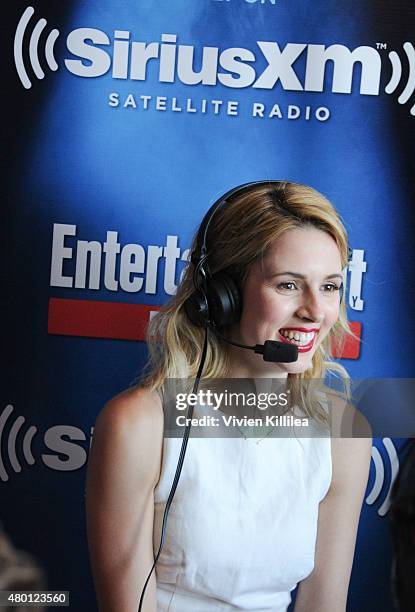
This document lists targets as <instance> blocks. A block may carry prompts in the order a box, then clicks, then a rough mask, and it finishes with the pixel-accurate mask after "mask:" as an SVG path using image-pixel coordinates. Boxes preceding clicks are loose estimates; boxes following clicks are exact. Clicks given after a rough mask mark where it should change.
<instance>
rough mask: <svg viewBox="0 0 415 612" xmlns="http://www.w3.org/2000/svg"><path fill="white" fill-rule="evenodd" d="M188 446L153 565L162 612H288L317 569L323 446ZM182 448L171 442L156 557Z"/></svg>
mask: <svg viewBox="0 0 415 612" xmlns="http://www.w3.org/2000/svg"><path fill="white" fill-rule="evenodd" d="M191 436H192V433H190V438H189V441H188V446H187V452H186V457H185V460H184V465H183V470H182V474H181V477H180V481H179V484H178V487H177V490H176V494H175V496H174V499H173V503H172V505H171V508H170V512H169V515H168V519H167V534H166V541H165V544H164V547H163V550H162V553H161V555H160V557H159V560H158V562H157V566H156V577H157V611H158V612H167V611H169V612H212V611H215V610H219V611H225V610H226V611H231V610H249V611H250V612H271V611H272V612H283V611H284V612H285V611H286V609H287V607H288V605H289V604H290V601H291V595H290V591H292V590H293V589H294V588H295V587H296V585H297V583H298V582H299V581H300V580H303V579H304V578H306V577H307V576H308V575H309V574H310V573H311V571H312V570H313V567H314V553H315V543H316V533H317V518H318V507H319V503H320V501H321V500H322V499H323V498H324V497H325V495H326V493H327V491H328V489H329V487H330V482H331V474H332V464H331V441H330V438H329V437H326V438H301V439H296V438H295V437H289V438H285V437H283V438H269V437H268V438H265V439H258V438H247V439H245V438H229V437H222V438H194V437H193V438H192V437H191ZM181 444H182V440H181V439H178V438H165V440H164V447H163V460H162V469H161V476H160V480H159V483H158V485H157V487H156V490H155V510H154V537H153V545H154V553H155V554H156V553H157V550H158V547H159V544H160V537H161V524H162V519H163V513H164V509H165V503H166V501H167V497H168V495H169V492H170V489H171V485H172V482H173V478H174V474H175V471H176V466H177V461H178V457H179V453H180V448H181Z"/></svg>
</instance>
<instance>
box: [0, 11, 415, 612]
mask: <svg viewBox="0 0 415 612" xmlns="http://www.w3.org/2000/svg"><path fill="white" fill-rule="evenodd" d="M60 4H62V3H60ZM63 4H64V5H65V6H56V3H54V2H50V1H46V0H44V1H43V0H38V1H34V2H32V3H31V4H29V3H28V2H22V1H20V0H18V1H16V2H15V3H14V4H13V7H8V8H7V9H4V12H3V14H4V20H3V21H4V23H3V25H2V26H1V27H2V34H3V36H2V39H3V42H2V44H3V45H4V48H3V58H4V59H5V70H4V75H5V79H7V94H5V95H4V96H3V98H2V103H3V123H4V125H3V130H4V134H5V137H6V145H7V146H6V147H5V148H4V159H3V168H4V170H5V174H4V179H3V188H4V191H5V193H4V202H5V204H4V211H3V213H4V215H5V225H4V227H5V228H6V229H5V232H6V234H5V240H4V243H3V245H2V246H3V248H4V256H3V258H2V265H3V267H4V270H3V273H4V279H5V281H4V283H5V285H4V286H5V287H6V292H5V295H6V300H5V314H4V322H5V325H4V346H5V348H6V350H5V354H6V355H7V360H6V361H7V363H6V364H5V367H4V370H5V375H6V376H5V382H4V384H3V386H2V394H3V397H2V406H1V407H0V410H1V411H2V413H1V414H2V415H3V416H2V420H3V424H1V422H0V436H1V442H2V455H1V464H0V478H1V487H2V490H3V491H4V494H5V495H6V496H7V503H6V504H2V509H1V515H0V519H1V520H2V522H3V524H4V527H5V529H6V531H7V532H8V533H9V534H10V536H11V537H12V539H13V541H14V542H15V544H16V545H17V546H18V547H20V548H23V549H25V550H29V551H31V552H32V553H33V554H34V555H35V557H36V558H37V559H38V560H39V563H40V564H41V565H42V566H43V567H44V568H45V569H46V572H47V575H48V579H49V587H50V588H52V589H69V590H70V591H71V597H72V607H73V609H76V610H78V611H81V610H82V611H83V610H85V611H86V610H88V611H90V610H93V609H94V606H95V602H94V594H93V589H92V582H91V577H90V573H89V567H88V558H87V548H86V536H85V526H84V480H85V463H86V459H87V454H88V449H89V444H90V438H91V427H92V426H93V423H94V421H95V418H96V415H97V414H98V412H99V410H100V408H101V407H102V405H103V404H104V403H105V401H106V400H107V399H108V398H109V397H111V396H113V395H114V394H116V393H117V392H118V391H120V390H121V389H123V388H125V387H126V386H128V385H129V384H130V383H131V381H132V380H133V379H134V378H135V376H136V375H137V374H138V373H139V371H140V369H141V367H142V366H143V364H144V361H145V357H146V350H145V345H144V342H143V341H142V339H143V328H144V326H145V324H146V322H147V320H148V317H149V312H150V311H151V307H153V308H156V307H157V306H159V305H160V304H162V303H163V302H164V301H165V300H166V299H167V298H168V297H169V295H170V294H171V293H172V292H173V291H174V286H175V284H177V283H178V282H179V277H180V272H181V270H182V269H183V265H184V260H185V259H186V255H187V253H186V249H187V248H188V247H189V246H190V241H191V237H192V235H193V232H194V230H195V228H196V227H197V225H198V223H199V221H200V219H201V218H202V216H203V214H204V213H205V211H206V210H207V208H208V207H209V205H210V204H211V203H212V202H213V201H214V200H215V199H216V198H217V197H218V196H219V195H220V194H221V193H223V192H225V191H226V190H228V189H229V188H231V187H233V186H235V185H237V184H240V183H243V182H246V181H250V180H258V179H263V178H264V179H266V178H270V179H271V178H272V179H278V178H283V179H288V180H292V181H297V182H301V183H306V184H310V185H312V186H313V187H315V188H316V189H318V190H319V191H321V192H322V193H324V194H325V195H327V196H328V197H329V199H331V200H332V201H333V202H334V204H335V205H336V207H337V209H338V210H339V211H340V213H341V215H342V216H343V218H344V220H345V224H346V227H347V229H348V231H349V235H350V242H351V246H352V248H353V251H354V253H353V263H352V265H351V266H350V268H349V271H348V275H347V286H348V291H347V296H348V304H349V318H350V320H351V321H353V322H355V324H356V325H357V326H358V328H359V330H360V331H359V333H360V334H361V344H360V346H357V348H356V346H355V347H354V351H355V352H353V350H351V352H349V353H348V354H347V355H344V356H343V359H342V363H343V365H345V366H346V368H347V369H348V371H349V372H350V374H351V375H352V376H356V377H359V378H365V377H372V378H373V377H377V378H392V377H395V378H404V377H407V378H410V377H411V376H412V375H413V365H414V350H415V348H414V347H415V342H414V335H415V334H414V325H413V309H412V308H411V306H412V303H413V297H414V283H413V263H414V248H413V241H412V236H413V232H414V215H413V206H412V202H413V195H414V187H415V183H414V180H413V176H414V172H413V171H414V168H413V155H412V154H411V151H412V144H413V133H414V132H413V126H414V122H415V116H414V112H413V111H412V105H413V103H414V102H415V96H414V95H413V89H414V84H413V79H414V78H415V73H414V70H415V67H414V66H415V50H414V47H413V46H412V43H411V40H413V27H414V19H415V17H414V15H413V13H411V11H410V10H409V9H408V8H407V7H406V5H405V3H403V2H402V3H400V2H397V3H394V4H393V6H390V4H389V3H386V2H383V1H379V2H376V3H369V2H368V3H364V2H363V3H362V2H361V1H360V2H357V1H356V0H352V1H351V2H349V3H348V4H347V6H344V7H342V6H339V4H338V2H336V3H335V2H334V1H326V2H323V1H317V2H313V3H307V2H300V1H291V2H289V3H288V2H286V1H285V0H275V1H272V0H263V1H259V0H258V1H256V2H255V1H252V0H251V1H248V0H193V1H190V0H158V1H156V0H138V1H136V2H131V1H130V0H123V1H122V2H121V1H116V0H101V1H100V2H96V1H90V2H88V3H81V2H76V1H73V2H66V3H63ZM43 18H45V19H46V21H47V23H44V22H42V21H40V20H41V19H43ZM42 73H43V76H44V78H40V77H41V76H42ZM169 237H170V238H169ZM88 252H89V255H87V253H88ZM129 305H132V307H130V306H129ZM143 305H144V306H143ZM145 306H148V307H149V308H145ZM397 335H399V338H397ZM356 350H357V353H356ZM20 416H24V418H25V421H24V423H23V422H21V423H20V424H19V429H18V431H17V430H16V428H17V425H14V424H15V423H16V422H17V419H18V418H19V417H20ZM13 427H14V429H13ZM30 428H32V429H31V430H30ZM33 428H35V429H33ZM35 430H36V431H35ZM391 437H392V439H391V438H384V439H376V440H375V442H374V449H373V462H372V466H371V474H370V481H369V485H368V491H367V497H366V501H365V504H364V507H363V511H362V518H361V523H360V528H359V536H358V543H357V551H356V558H355V563H354V568H353V575H352V582H351V588H350V598H349V609H350V610H351V611H358V610H362V609H365V610H373V611H375V610H376V612H379V611H380V610H391V609H392V604H391V600H390V594H389V591H390V589H389V575H390V553H391V551H390V542H389V535H388V527H387V518H386V516H387V498H388V492H389V490H390V486H391V483H392V480H393V478H394V476H395V475H396V471H397V469H398V466H399V454H400V453H401V449H402V448H403V445H404V440H403V439H394V438H393V435H392V436H391ZM10 440H12V441H11V442H10ZM25 441H26V442H25ZM29 448H30V449H31V455H30V453H29V451H28V449H29ZM13 449H15V452H16V457H14V454H13ZM19 466H20V469H19Z"/></svg>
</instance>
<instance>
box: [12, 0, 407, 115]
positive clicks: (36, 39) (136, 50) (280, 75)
mask: <svg viewBox="0 0 415 612" xmlns="http://www.w3.org/2000/svg"><path fill="white" fill-rule="evenodd" d="M33 15H34V9H33V8H32V7H28V8H27V9H26V10H25V12H24V13H23V15H22V17H21V19H20V21H19V24H18V26H17V29H16V36H15V44H14V57H15V64H16V69H17V73H18V75H19V78H20V80H21V82H22V85H23V86H24V87H25V88H26V89H29V88H30V87H31V86H32V82H31V80H30V77H29V75H28V72H27V70H26V67H25V62H24V57H23V46H24V45H23V43H24V39H25V33H26V31H27V30H28V28H29V23H30V20H31V18H32V16H33ZM45 26H46V20H45V19H40V20H39V21H38V22H37V23H36V25H35V26H34V27H33V30H32V33H31V36H30V41H29V54H28V59H29V63H30V65H31V67H32V70H33V73H34V74H35V76H36V77H37V78H38V79H42V78H43V77H44V72H43V70H42V67H41V65H40V60H39V43H40V37H41V34H42V32H43V30H44V28H45ZM58 36H59V31H58V30H56V29H54V30H52V31H51V32H50V33H49V35H48V36H47V38H46V40H45V41H44V55H45V58H46V62H47V64H48V66H49V68H50V69H51V70H57V69H58V64H57V62H56V59H55V57H54V44H55V42H56V40H57V38H58ZM66 47H67V50H68V51H69V52H70V53H71V55H72V57H71V58H66V59H64V65H65V68H66V69H67V70H68V71H69V72H70V73H72V74H74V75H76V76H78V77H83V78H96V77H100V76H103V75H105V74H107V73H109V72H110V73H111V76H112V78H113V79H123V80H132V81H146V79H147V77H148V66H149V63H151V65H152V67H153V68H152V69H154V65H156V66H157V69H156V70H157V73H158V81H159V82H160V83H174V82H175V81H176V80H177V79H178V80H179V81H180V82H182V83H184V84H185V85H199V84H202V85H209V86H215V85H217V84H218V83H220V84H221V85H223V86H225V87H228V88H232V89H241V88H246V87H252V88H253V89H258V90H261V89H262V90H271V89H273V88H274V87H276V85H277V84H278V85H279V86H280V87H281V88H282V89H284V90H285V91H298V92H300V91H308V92H322V91H323V90H324V85H325V84H324V81H325V75H326V66H327V62H332V64H333V71H332V75H333V76H332V81H331V88H330V91H331V92H333V93H343V94H350V93H351V91H352V84H353V75H354V72H355V67H356V65H357V64H358V65H360V67H361V70H360V84H359V91H360V93H361V94H362V95H372V96H377V95H379V90H380V82H381V72H382V56H381V54H380V52H379V51H378V50H377V49H375V48H374V47H370V46H365V45H362V46H360V47H356V48H355V49H353V50H351V49H349V48H348V47H346V46H345V45H340V44H333V45H330V46H325V45H321V44H308V43H288V44H286V45H285V47H283V48H280V46H279V44H278V42H276V41H256V42H255V46H253V48H252V49H248V48H244V47H230V48H227V49H221V48H219V47H213V46H209V47H202V48H201V49H199V48H197V47H195V46H193V45H186V44H178V35H177V34H162V35H161V37H160V41H154V42H144V41H135V40H133V39H132V35H131V32H130V31H128V30H115V31H114V34H113V37H112V38H111V37H110V36H109V35H108V34H107V33H106V32H103V31H102V30H98V29H96V28H77V29H76V30H73V31H72V32H70V33H69V35H68V36H67V38H66ZM403 49H404V52H405V54H406V58H407V61H408V65H409V77H408V79H407V83H406V85H405V87H404V90H403V92H402V93H401V94H400V96H399V98H398V102H399V104H405V103H407V102H408V101H409V99H410V97H411V96H412V94H413V93H414V90H415V48H414V46H413V45H412V44H411V43H409V42H406V43H405V44H404V45H403ZM196 53H197V55H198V56H199V55H201V60H200V59H199V57H198V60H197V63H198V69H197V70H196V69H195V66H194V64H195V55H196ZM300 57H305V73H304V76H303V78H302V80H301V79H300V77H299V75H298V74H297V72H296V70H295V68H294V64H295V62H296V60H298V59H299V58H300ZM388 58H389V60H390V63H391V65H392V74H391V77H390V80H389V82H388V83H387V85H386V87H385V92H386V93H388V94H391V93H393V92H394V91H396V89H397V88H398V86H399V84H400V82H401V78H402V61H401V59H400V56H399V55H398V53H397V52H396V51H391V52H390V53H389V54H388ZM264 60H265V68H261V71H259V70H258V66H257V64H258V63H259V62H260V63H261V66H262V64H263V63H264ZM388 70H390V67H389V65H388ZM410 113H411V114H412V115H415V104H413V105H412V107H411V109H410Z"/></svg>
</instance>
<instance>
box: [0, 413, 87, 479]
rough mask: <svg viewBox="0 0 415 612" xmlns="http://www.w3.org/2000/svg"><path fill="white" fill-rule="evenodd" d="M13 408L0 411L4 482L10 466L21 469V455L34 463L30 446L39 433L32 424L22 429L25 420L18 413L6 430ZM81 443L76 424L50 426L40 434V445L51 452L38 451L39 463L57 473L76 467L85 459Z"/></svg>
mask: <svg viewBox="0 0 415 612" xmlns="http://www.w3.org/2000/svg"><path fill="white" fill-rule="evenodd" d="M13 410H14V408H13V406H12V405H11V404H9V405H8V406H6V407H5V408H4V410H3V411H2V412H1V413H0V480H2V481H3V482H7V481H8V480H9V478H10V475H9V474H10V471H11V469H12V470H13V471H14V472H15V473H17V474H18V473H20V472H21V471H22V463H21V461H22V459H21V457H22V458H23V459H24V461H25V462H26V464H27V465H34V464H35V463H36V458H35V456H34V455H33V450H32V445H33V442H34V439H35V437H36V436H37V434H38V428H37V427H35V426H34V425H31V426H30V427H28V428H23V425H24V424H25V420H26V419H25V418H24V417H23V416H18V417H17V418H16V419H15V420H14V422H12V423H11V426H10V427H9V428H8V431H7V433H6V425H7V421H8V420H9V418H10V417H12V412H13ZM22 428H23V429H22ZM82 442H86V436H85V434H84V432H83V431H82V429H79V428H78V427H74V426H72V425H54V426H53V427H50V428H49V429H47V430H46V431H45V432H44V434H43V444H44V446H45V448H46V449H47V450H48V451H52V452H46V453H42V454H41V460H42V463H43V464H44V465H46V466H47V467H48V468H50V469H51V470H57V471H60V472H68V471H73V470H78V469H79V468H81V467H83V466H84V465H85V463H86V460H87V452H86V450H85V448H84V447H83V446H82ZM3 451H4V452H3ZM18 451H19V452H18ZM19 456H20V458H19ZM7 460H8V461H7ZM10 468H11V469H10Z"/></svg>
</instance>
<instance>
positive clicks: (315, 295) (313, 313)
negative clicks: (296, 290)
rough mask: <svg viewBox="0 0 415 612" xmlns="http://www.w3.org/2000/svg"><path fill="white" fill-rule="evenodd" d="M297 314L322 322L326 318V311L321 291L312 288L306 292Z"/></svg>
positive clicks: (303, 317) (301, 317) (302, 317)
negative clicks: (324, 310)
mask: <svg viewBox="0 0 415 612" xmlns="http://www.w3.org/2000/svg"><path fill="white" fill-rule="evenodd" d="M297 315H298V316H299V317H300V319H308V320H310V321H315V322H321V321H322V320H323V318H324V312H323V304H322V296H321V295H320V292H314V291H312V290H309V291H306V292H304V294H303V295H302V298H301V303H300V305H299V307H298V309H297Z"/></svg>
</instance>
